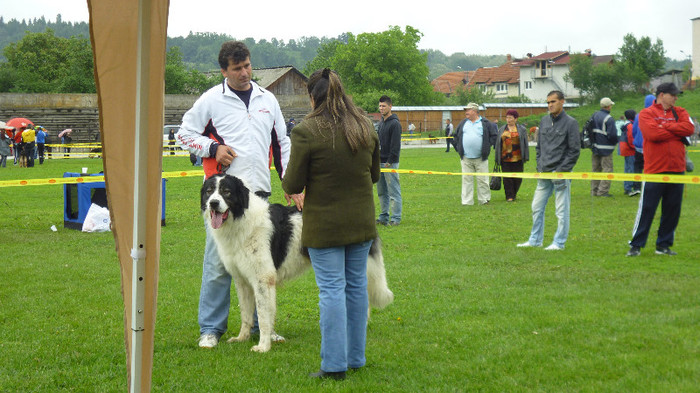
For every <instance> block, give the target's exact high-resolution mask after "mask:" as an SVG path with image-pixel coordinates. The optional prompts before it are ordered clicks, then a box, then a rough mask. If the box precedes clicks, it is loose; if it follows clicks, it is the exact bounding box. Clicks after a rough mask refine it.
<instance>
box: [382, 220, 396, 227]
mask: <svg viewBox="0 0 700 393" xmlns="http://www.w3.org/2000/svg"><path fill="white" fill-rule="evenodd" d="M384 225H386V224H384ZM389 226H390V227H397V226H399V223H398V222H396V221H389Z"/></svg>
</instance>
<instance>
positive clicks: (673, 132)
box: [627, 83, 694, 257]
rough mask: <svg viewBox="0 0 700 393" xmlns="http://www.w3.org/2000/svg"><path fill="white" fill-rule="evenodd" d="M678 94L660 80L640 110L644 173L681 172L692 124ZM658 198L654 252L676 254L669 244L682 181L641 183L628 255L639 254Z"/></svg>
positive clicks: (677, 91)
mask: <svg viewBox="0 0 700 393" xmlns="http://www.w3.org/2000/svg"><path fill="white" fill-rule="evenodd" d="M679 94H681V92H680V90H678V87H676V85H674V84H673V83H662V84H660V85H659V87H657V89H656V103H654V104H653V105H651V106H650V107H648V108H645V109H643V110H642V111H641V112H639V128H640V130H641V131H642V135H643V136H644V146H643V149H644V173H657V174H658V173H668V174H683V173H684V172H685V154H686V153H685V144H686V143H687V141H688V138H687V137H689V136H690V135H692V134H693V131H694V126H693V123H691V122H690V117H689V116H688V112H687V111H686V110H685V109H683V108H681V107H676V106H674V104H675V103H676V100H677V99H678V95H679ZM659 201H661V219H660V222H659V231H658V235H657V238H656V253H657V254H660V255H676V253H675V252H674V251H671V249H670V248H669V247H671V246H672V245H673V235H674V232H675V230H676V226H678V220H679V219H680V215H681V202H682V201H683V184H673V183H652V182H643V183H642V197H641V200H640V201H639V210H638V211H637V218H636V220H635V223H634V229H633V230H632V240H630V242H629V244H630V249H629V251H628V252H627V256H629V257H635V256H637V255H639V253H640V251H641V250H640V249H641V248H642V247H644V246H645V245H646V242H647V237H648V236H649V230H650V228H651V222H652V221H653V220H654V214H655V213H656V208H657V207H658V205H659Z"/></svg>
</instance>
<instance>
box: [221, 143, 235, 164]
mask: <svg viewBox="0 0 700 393" xmlns="http://www.w3.org/2000/svg"><path fill="white" fill-rule="evenodd" d="M236 157H238V155H237V154H236V152H235V151H233V149H232V148H231V147H230V146H226V145H219V146H218V147H217V148H216V162H218V163H219V164H221V165H223V166H229V165H231V163H232V162H233V159H234V158H236Z"/></svg>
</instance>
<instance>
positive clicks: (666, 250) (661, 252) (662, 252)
mask: <svg viewBox="0 0 700 393" xmlns="http://www.w3.org/2000/svg"><path fill="white" fill-rule="evenodd" d="M656 254H657V255H678V253H677V252H675V251H671V249H670V248H668V247H661V248H659V247H656Z"/></svg>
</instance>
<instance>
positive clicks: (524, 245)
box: [517, 241, 538, 247]
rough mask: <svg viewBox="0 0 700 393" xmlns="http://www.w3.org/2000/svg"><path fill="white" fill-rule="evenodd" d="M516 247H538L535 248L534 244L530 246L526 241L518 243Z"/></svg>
mask: <svg viewBox="0 0 700 393" xmlns="http://www.w3.org/2000/svg"><path fill="white" fill-rule="evenodd" d="M517 247H538V246H536V245H534V244H530V242H529V241H527V242H525V243H518V245H517Z"/></svg>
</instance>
